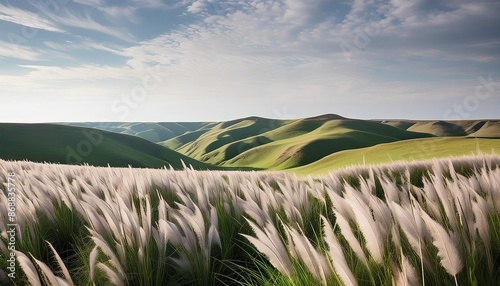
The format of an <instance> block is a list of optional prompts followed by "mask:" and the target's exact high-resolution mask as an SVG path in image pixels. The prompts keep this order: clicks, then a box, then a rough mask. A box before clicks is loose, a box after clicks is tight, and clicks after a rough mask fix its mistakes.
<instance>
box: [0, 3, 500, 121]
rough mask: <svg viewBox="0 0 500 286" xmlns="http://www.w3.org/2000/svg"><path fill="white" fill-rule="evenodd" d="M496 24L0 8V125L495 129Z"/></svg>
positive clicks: (385, 10) (359, 14) (445, 6)
mask: <svg viewBox="0 0 500 286" xmlns="http://www.w3.org/2000/svg"><path fill="white" fill-rule="evenodd" d="M44 3H45V4H44ZM498 15H500V2H499V1H497V0H486V1H481V0H476V1H471V0H354V1H336V0H240V1H222V0H180V1H172V0H123V1H118V0H73V1H70V0H47V1H35V0H28V1H14V0H9V1H6V0H1V1H0V99H1V101H2V103H1V105H0V106H1V107H2V108H1V112H0V122H55V121H215V120H229V119H234V118H240V117H245V116H250V115H257V116H263V117H272V118H298V117H305V116H313V115H318V114H323V113H337V114H340V115H343V116H347V117H354V118H377V119H378V118H380V119H381V118H410V119H472V118H500V29H499V28H498V27H500V17H499V16H498Z"/></svg>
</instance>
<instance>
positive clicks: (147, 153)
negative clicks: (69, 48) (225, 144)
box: [0, 123, 215, 169]
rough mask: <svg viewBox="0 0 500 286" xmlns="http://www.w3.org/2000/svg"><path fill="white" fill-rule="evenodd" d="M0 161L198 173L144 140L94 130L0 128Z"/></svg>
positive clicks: (201, 166)
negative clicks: (165, 167)
mask: <svg viewBox="0 0 500 286" xmlns="http://www.w3.org/2000/svg"><path fill="white" fill-rule="evenodd" d="M0 134H1V135H2V140H0V158H1V159H5V160H29V161H34V162H54V163H63V164H83V163H88V164H90V165H94V166H107V165H108V164H109V165H111V166H114V167H126V166H128V165H131V166H133V167H152V168H160V167H163V166H169V165H171V166H172V167H174V168H182V163H181V160H183V161H184V162H185V163H186V164H187V165H192V166H193V167H194V168H197V169H212V168H215V167H213V166H210V165H207V164H204V163H201V162H198V161H197V160H194V159H191V158H189V157H187V156H184V155H182V154H179V153H178V152H175V151H173V150H170V149H168V148H165V147H163V146H160V145H158V144H154V143H152V142H149V141H147V140H145V139H142V138H138V137H135V136H129V135H124V134H118V133H112V132H107V131H99V130H96V129H89V128H82V127H74V126H63V125H56V124H8V123H2V124H0Z"/></svg>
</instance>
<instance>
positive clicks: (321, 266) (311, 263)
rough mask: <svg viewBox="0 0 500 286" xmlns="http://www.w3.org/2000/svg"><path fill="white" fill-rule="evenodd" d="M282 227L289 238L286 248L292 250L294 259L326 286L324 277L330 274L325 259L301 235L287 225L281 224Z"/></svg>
mask: <svg viewBox="0 0 500 286" xmlns="http://www.w3.org/2000/svg"><path fill="white" fill-rule="evenodd" d="M283 226H284V228H285V231H286V232H287V233H288V237H290V238H291V240H290V241H289V242H288V248H289V249H290V248H293V251H291V253H294V254H295V255H296V257H295V258H296V259H298V260H301V261H302V262H304V263H305V265H306V266H307V268H308V270H309V271H310V272H311V273H312V274H313V275H314V277H315V278H316V279H318V280H319V281H321V283H322V284H323V285H326V277H327V276H329V275H330V272H331V270H330V267H329V265H328V262H327V259H326V257H325V256H324V255H322V254H321V253H319V252H318V251H317V250H316V249H315V248H314V246H313V245H312V244H311V242H310V241H309V239H308V238H307V237H305V236H304V235H303V234H302V233H300V232H299V231H297V230H296V229H295V228H292V227H289V226H287V225H284V224H283Z"/></svg>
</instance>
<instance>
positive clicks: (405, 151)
mask: <svg viewBox="0 0 500 286" xmlns="http://www.w3.org/2000/svg"><path fill="white" fill-rule="evenodd" d="M478 153H483V154H491V153H495V154H500V140H498V139H493V138H470V137H446V138H425V139H413V140H405V141H399V142H393V143H388V144H380V145H376V146H372V147H368V148H361V149H355V150H345V151H342V152H337V153H334V154H332V155H329V156H327V157H324V158H323V159H321V160H318V161H316V162H314V163H311V164H309V165H305V166H301V167H298V168H294V169H290V170H289V171H291V172H294V173H299V174H318V173H326V172H328V171H330V170H332V169H339V168H342V167H345V166H349V165H363V164H379V163H388V162H391V161H412V160H424V159H432V158H445V157H452V156H463V155H471V154H478Z"/></svg>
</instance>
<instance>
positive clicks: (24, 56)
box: [0, 41, 41, 61]
mask: <svg viewBox="0 0 500 286" xmlns="http://www.w3.org/2000/svg"><path fill="white" fill-rule="evenodd" d="M40 56H41V55H40V53H39V52H37V51H34V50H33V49H31V48H29V47H23V46H20V45H16V44H12V43H7V42H3V41H0V58H15V59H21V60H29V61H38V60H40Z"/></svg>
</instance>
